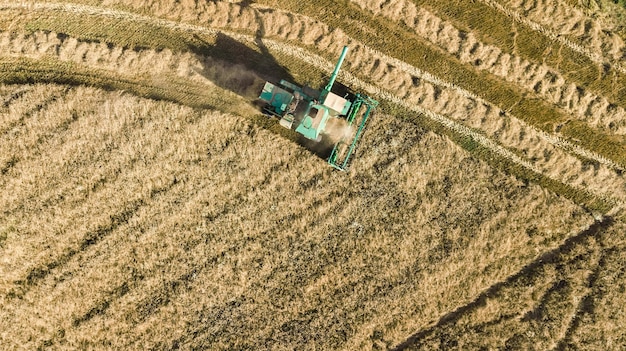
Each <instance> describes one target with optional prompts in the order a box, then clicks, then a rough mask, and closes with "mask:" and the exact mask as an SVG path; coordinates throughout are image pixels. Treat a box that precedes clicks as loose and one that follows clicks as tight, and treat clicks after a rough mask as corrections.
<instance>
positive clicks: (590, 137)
mask: <svg viewBox="0 0 626 351" xmlns="http://www.w3.org/2000/svg"><path fill="white" fill-rule="evenodd" d="M218 4H220V3H219V2H218ZM223 4H224V3H223ZM260 4H263V2H260ZM278 4H279V5H280V6H281V7H282V8H284V9H286V10H288V11H291V12H293V13H301V14H303V16H311V18H313V19H316V20H318V21H320V23H326V24H328V25H330V26H331V27H330V28H340V30H339V31H340V32H341V31H343V32H345V34H348V35H350V36H351V37H352V38H355V39H356V40H359V41H361V42H362V43H364V44H366V45H368V46H371V47H375V48H379V49H380V48H383V49H384V51H385V52H386V53H388V54H389V55H391V56H393V57H397V58H400V59H402V60H404V61H406V62H407V63H409V64H411V65H413V66H414V67H420V68H423V70H425V71H428V72H432V73H434V74H435V75H439V76H445V77H446V78H447V79H449V80H450V81H451V82H452V83H453V84H456V85H458V86H461V87H464V88H465V89H468V90H470V91H473V92H475V93H476V94H477V95H479V96H482V97H483V98H484V99H485V100H487V101H491V102H493V103H494V104H496V105H498V106H500V107H501V108H502V109H503V110H507V111H509V112H511V113H512V114H513V115H515V116H518V117H520V118H523V119H524V120H526V121H527V122H528V123H529V124H531V125H534V126H536V127H537V128H540V129H542V130H544V131H545V132H548V133H552V132H554V130H555V128H557V125H559V124H562V123H563V121H568V120H569V117H568V116H567V114H565V113H564V112H563V111H560V110H559V109H557V108H555V107H554V106H552V105H551V104H548V103H547V102H546V101H544V100H543V99H540V98H538V97H533V96H532V95H533V94H531V95H530V96H528V95H527V94H526V93H524V91H522V90H520V89H519V88H518V87H517V86H515V85H513V84H511V83H509V82H505V81H503V80H502V79H500V78H497V77H494V76H493V75H492V74H489V73H486V72H481V71H478V72H476V71H475V69H474V67H472V66H471V65H467V64H462V63H461V62H459V61H458V60H457V59H456V58H453V57H451V56H450V55H449V54H447V53H444V52H442V51H441V49H439V48H438V47H434V45H433V44H432V43H430V42H428V41H426V40H425V39H423V38H420V37H418V36H417V35H416V34H415V33H412V32H411V31H407V30H406V29H405V28H403V27H401V26H398V25H397V24H394V23H389V21H381V20H380V19H379V18H377V17H376V16H372V15H368V14H366V13H363V12H362V11H359V8H358V7H357V6H356V5H354V4H351V3H349V2H346V3H345V4H344V5H342V6H337V5H336V4H335V3H329V4H328V6H327V7H324V6H322V11H316V10H315V9H316V6H318V4H316V5H313V4H308V3H307V4H297V5H296V4H294V3H292V2H285V3H281V2H279V3H278ZM110 5H111V6H112V7H113V8H116V7H117V8H120V9H125V10H128V9H132V10H133V12H135V13H140V14H145V15H149V16H154V13H153V12H157V13H158V14H157V15H158V16H161V17H162V18H170V19H173V20H176V19H178V18H181V17H182V18H185V20H186V21H189V22H190V23H195V24H197V25H201V26H202V25H206V23H203V22H202V21H207V19H206V18H205V17H206V15H207V14H206V13H203V14H202V16H204V17H203V20H202V21H199V20H197V19H195V20H194V19H193V18H194V16H192V14H190V13H189V11H187V12H186V11H185V9H187V10H188V8H187V7H185V6H173V7H172V6H169V5H168V6H166V7H165V8H161V7H160V6H156V5H155V4H154V3H152V4H151V5H150V6H148V7H145V8H144V7H136V6H133V5H132V3H128V4H125V3H124V2H122V3H119V2H115V3H113V4H110ZM268 5H270V6H274V5H277V4H274V3H273V2H272V3H268ZM107 6H108V5H107ZM152 6H155V7H154V8H151V7H152ZM224 6H231V5H230V4H224ZM233 6H236V5H233ZM246 6H247V5H243V6H241V10H240V11H242V10H243V9H244V8H245V7H246ZM323 8H333V9H334V10H333V11H339V12H341V15H340V16H334V15H333V16H327V15H326V14H325V13H324V11H325V10H324V9H323ZM170 10H171V11H170ZM265 10H268V11H271V8H267V9H264V7H262V6H260V7H259V10H258V11H261V12H262V11H265ZM168 11H169V12H168ZM233 11H235V9H233ZM255 11H256V10H255ZM170 12H171V13H170ZM235 12H236V11H235ZM247 12H250V11H247ZM247 12H246V18H242V19H241V20H242V21H243V20H246V22H245V23H247V24H246V25H243V24H242V23H238V24H237V25H236V28H230V26H229V24H228V23H227V22H225V21H226V19H225V18H223V19H211V18H209V22H210V23H211V25H212V26H216V27H217V28H220V27H224V28H228V29H233V30H236V31H240V32H245V33H250V34H253V35H257V36H258V35H259V33H261V34H260V35H263V34H262V33H263V29H262V28H263V27H260V29H258V28H257V27H258V26H259V21H260V20H259V19H258V18H256V19H255V18H254V16H252V17H251V18H250V15H249V14H248V13H247ZM229 16H230V13H229ZM363 23H367V25H368V27H371V28H370V29H369V30H367V31H365V30H364V28H363V27H364V26H363ZM246 26H252V27H254V28H257V30H256V31H255V30H254V29H247V28H246ZM272 30H274V31H275V30H278V32H279V33H280V32H281V31H282V29H280V28H273V29H272ZM287 30H288V29H287ZM333 31H334V30H333ZM381 33H385V36H381ZM345 34H344V35H345ZM365 34H368V35H365ZM279 36H280V35H279ZM390 37H395V38H402V40H403V41H404V42H405V43H406V45H402V46H398V45H390V40H389V39H388V38H390ZM320 40H321V39H320ZM322 41H323V40H322ZM294 44H299V43H294ZM408 47H410V48H411V50H409V51H407V50H408V49H407V48H408ZM416 53H420V54H419V55H417V54H416ZM581 67H583V68H584V67H589V65H586V64H584V63H581V66H580V67H579V68H578V69H580V68H581ZM588 128H589V126H588V125H586V124H585V123H582V122H579V121H570V122H568V123H564V125H562V126H561V127H560V130H559V132H560V133H561V134H562V135H563V136H564V137H566V138H567V139H569V140H571V141H572V142H573V143H575V144H579V145H581V146H583V147H585V148H587V149H590V150H591V151H594V152H597V153H599V154H601V155H603V156H605V157H607V158H609V159H612V160H614V161H616V162H617V163H620V164H626V154H624V153H621V152H618V150H622V149H623V148H624V141H623V138H616V137H615V136H611V135H608V134H605V133H601V132H600V131H598V130H589V129H588Z"/></svg>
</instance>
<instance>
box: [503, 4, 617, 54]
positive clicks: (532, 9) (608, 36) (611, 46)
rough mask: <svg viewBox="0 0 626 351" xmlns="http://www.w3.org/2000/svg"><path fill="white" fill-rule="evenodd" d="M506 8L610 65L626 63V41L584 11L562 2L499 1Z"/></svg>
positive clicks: (606, 23)
mask: <svg viewBox="0 0 626 351" xmlns="http://www.w3.org/2000/svg"><path fill="white" fill-rule="evenodd" d="M500 2H501V3H503V5H504V6H507V7H510V8H511V9H515V10H518V11H520V12H521V13H523V14H524V16H525V17H526V18H528V19H530V20H532V21H535V22H537V23H540V24H541V25H543V26H546V27H548V28H550V29H552V30H554V31H555V32H556V33H558V34H560V35H564V36H567V37H570V38H573V39H574V40H576V41H578V42H580V43H581V44H582V45H583V46H585V47H586V48H589V49H591V51H592V52H594V53H595V54H596V55H598V56H601V57H603V58H606V59H608V60H609V61H610V62H615V63H617V64H618V65H621V64H620V63H619V62H620V61H621V60H623V58H624V53H625V50H626V46H625V45H624V40H623V38H621V37H620V36H619V35H618V34H617V33H614V31H613V29H614V28H613V26H611V25H610V23H608V22H607V21H600V20H598V19H596V18H593V17H591V16H588V15H585V13H584V12H583V11H581V10H580V9H577V8H575V7H573V6H571V5H568V4H566V3H565V2H563V1H534V2H531V1H526V0H507V1H500Z"/></svg>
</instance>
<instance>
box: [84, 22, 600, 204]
mask: <svg viewBox="0 0 626 351" xmlns="http://www.w3.org/2000/svg"><path fill="white" fill-rule="evenodd" d="M116 16H123V14H118V15H116ZM79 28H81V27H79ZM163 30H165V35H164V36H163V37H166V38H172V37H173V36H174V35H175V33H174V32H173V31H172V30H171V29H169V28H163ZM87 31H88V32H89V30H87ZM91 31H92V33H93V30H91ZM211 33H212V34H213V35H214V34H215V32H211ZM91 36H95V34H91ZM152 37H159V36H154V35H152V36H151V37H150V38H142V37H141V36H139V37H138V38H135V40H137V42H133V41H130V42H129V41H128V40H129V39H128V38H126V39H125V41H124V43H125V45H126V46H142V45H146V43H148V42H149V40H151V39H152ZM225 38H227V37H226V36H223V35H222V36H218V37H217V39H218V41H219V40H222V41H225V44H224V45H221V46H217V45H216V46H214V47H211V41H215V37H212V38H201V37H198V36H190V35H189V34H188V33H183V34H182V38H181V40H178V41H176V43H177V45H179V46H180V45H182V43H189V44H188V46H189V47H192V48H196V47H197V43H198V42H199V41H200V42H203V43H204V46H205V48H206V49H203V50H201V51H203V52H205V53H207V52H220V51H221V49H223V48H225V47H228V46H232V44H233V43H234V42H235V41H233V40H232V39H231V40H228V39H225ZM92 40H93V39H92ZM239 46H241V47H244V48H245V46H244V45H242V44H239ZM179 49H180V48H179ZM232 51H233V50H232V49H231V50H230V52H232ZM244 51H245V52H252V53H254V51H252V50H251V49H250V48H246V49H245V50H244ZM240 54H241V53H240ZM273 54H274V53H273ZM257 56H258V55H257ZM279 56H280V55H279ZM231 57H232V56H231ZM272 60H273V61H275V58H273V59H272ZM281 61H283V62H285V60H281ZM274 65H276V64H274ZM289 66H290V69H289V71H290V72H298V73H300V74H299V75H300V78H302V73H303V69H302V67H300V66H301V63H299V62H298V61H297V60H296V62H291V64H290V65H289ZM304 76H305V77H306V76H309V77H311V76H316V74H311V70H310V69H308V70H304ZM317 76H318V77H319V76H321V75H320V74H319V73H317ZM179 101H180V99H179ZM226 104H228V102H226ZM256 119H257V120H258V121H260V122H261V123H262V124H265V125H268V123H267V122H268V121H264V120H263V119H262V118H261V119H259V118H256ZM268 127H270V128H273V129H274V130H276V129H277V128H276V127H275V126H274V125H273V124H272V123H269V125H268ZM282 134H289V133H284V132H283V133H282ZM290 137H291V138H293V137H294V136H293V135H290ZM531 169H532V167H531ZM535 172H537V171H535ZM520 176H521V173H520ZM523 177H524V178H526V179H528V177H525V176H523ZM531 178H533V177H531ZM544 178H547V177H544ZM552 183H553V182H552ZM569 188H570V189H575V188H572V187H569ZM560 190H563V189H560ZM576 191H578V192H580V189H578V190H574V192H576ZM566 193H568V194H569V195H568V196H570V197H571V196H574V198H576V199H577V200H581V199H588V198H589V196H588V195H572V192H570V191H566ZM601 202H602V201H601ZM609 202H610V201H609ZM582 203H585V204H587V206H589V207H590V208H591V209H595V210H599V211H602V212H606V209H607V208H608V207H609V206H610V205H606V204H605V205H602V204H600V203H597V202H596V203H593V201H588V200H584V202H582Z"/></svg>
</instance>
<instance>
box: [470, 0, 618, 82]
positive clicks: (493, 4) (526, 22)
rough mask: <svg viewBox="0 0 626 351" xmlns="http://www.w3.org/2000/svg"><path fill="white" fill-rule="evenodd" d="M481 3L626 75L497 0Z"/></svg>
mask: <svg viewBox="0 0 626 351" xmlns="http://www.w3.org/2000/svg"><path fill="white" fill-rule="evenodd" d="M480 1H481V2H483V3H484V4H486V5H488V6H489V7H491V8H494V9H496V10H498V11H500V12H502V13H504V14H505V15H507V16H508V17H510V18H512V19H513V20H515V21H516V22H518V23H521V24H524V25H526V26H528V27H529V28H531V29H532V30H534V31H536V32H539V33H541V34H543V35H545V36H546V37H548V38H550V39H551V40H552V41H555V42H557V43H559V44H562V45H565V46H567V47H568V48H570V49H572V50H574V51H576V52H578V53H580V54H582V55H585V56H587V57H588V58H589V59H590V60H591V61H593V62H595V63H597V64H610V65H611V66H612V67H613V68H615V69H616V70H618V71H620V72H621V73H626V67H624V66H622V65H621V64H620V63H619V62H607V61H606V60H605V58H604V57H602V56H601V55H600V54H598V53H595V52H593V51H591V50H590V49H588V48H586V47H584V46H582V45H579V44H576V43H574V42H573V41H571V40H569V39H567V38H565V37H564V36H562V35H560V34H558V33H556V32H554V31H552V30H550V29H548V28H545V27H543V26H542V25H540V24H539V23H537V22H534V21H531V20H529V19H528V18H525V17H524V16H523V15H522V14H520V13H519V12H516V11H515V10H513V9H511V8H509V7H506V6H504V5H502V4H500V3H498V2H497V1H495V0H480Z"/></svg>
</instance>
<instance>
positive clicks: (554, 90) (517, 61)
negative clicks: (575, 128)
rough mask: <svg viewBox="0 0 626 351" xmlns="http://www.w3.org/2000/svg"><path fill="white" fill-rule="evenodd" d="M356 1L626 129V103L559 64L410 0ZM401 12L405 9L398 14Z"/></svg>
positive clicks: (465, 57)
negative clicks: (575, 78) (491, 40)
mask: <svg viewBox="0 0 626 351" xmlns="http://www.w3.org/2000/svg"><path fill="white" fill-rule="evenodd" d="M353 2H354V3H356V4H358V5H359V6H360V7H361V8H364V9H367V10H369V11H372V12H373V13H374V14H377V15H381V16H384V17H386V18H388V19H390V20H393V21H398V22H400V21H401V22H402V23H404V24H405V25H407V26H408V27H409V28H411V29H414V30H415V31H416V33H417V34H418V35H420V36H423V37H425V38H427V39H428V40H429V41H431V42H432V43H434V44H436V45H438V46H440V47H441V48H443V49H444V50H446V51H447V52H449V53H450V54H452V55H455V56H456V57H458V58H459V59H460V60H461V61H462V62H464V63H470V64H472V65H474V66H475V67H476V68H477V69H479V70H486V71H488V72H490V73H492V74H495V75H496V76H498V77H501V78H503V79H505V80H507V81H509V82H512V83H515V84H517V85H519V86H522V87H524V88H526V89H527V90H529V91H533V92H535V93H537V94H539V95H540V96H541V97H543V98H545V99H546V100H547V101H550V102H553V103H554V104H556V105H557V106H559V107H561V108H563V109H564V110H565V111H567V112H569V113H572V114H575V115H577V116H578V117H579V118H580V119H581V120H583V121H585V122H586V123H588V124H589V125H591V126H593V127H599V128H600V129H601V130H604V131H607V132H610V133H612V134H613V133H614V134H617V135H623V134H624V133H626V111H625V110H624V108H623V107H621V106H617V105H615V104H614V103H611V102H610V101H609V100H607V99H606V98H605V97H603V96H601V95H599V94H598V93H595V92H590V91H586V90H585V89H583V88H582V87H580V86H578V85H576V84H575V83H572V82H568V81H567V80H566V79H565V78H564V77H563V76H562V75H561V74H560V73H559V72H558V70H557V69H555V68H553V67H549V66H547V65H546V64H545V63H544V64H540V63H533V62H530V61H528V60H525V59H522V58H520V57H519V56H516V55H514V54H509V53H505V52H502V51H501V50H500V49H499V48H498V47H496V46H493V45H487V44H484V43H482V42H481V41H480V40H478V39H477V38H476V36H475V35H474V34H473V33H471V32H470V33H466V32H464V31H461V30H459V29H457V28H455V27H454V26H453V25H452V24H451V23H449V22H446V21H444V20H442V19H440V18H439V17H437V16H436V15H434V14H433V13H431V12H429V11H428V10H426V9H423V8H417V7H416V6H415V5H414V4H413V3H411V2H408V1H401V2H394V3H393V4H391V3H385V4H383V2H374V3H372V2H362V1H359V0H355V1H353ZM399 9H400V10H401V11H400V10H399ZM398 12H401V13H402V14H403V15H402V16H400V17H398Z"/></svg>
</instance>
